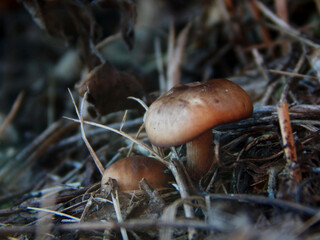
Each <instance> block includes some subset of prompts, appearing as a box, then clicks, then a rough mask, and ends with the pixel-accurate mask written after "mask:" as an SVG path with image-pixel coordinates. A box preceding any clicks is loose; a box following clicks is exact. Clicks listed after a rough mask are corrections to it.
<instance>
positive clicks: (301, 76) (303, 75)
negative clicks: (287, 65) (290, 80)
mask: <svg viewBox="0 0 320 240" xmlns="http://www.w3.org/2000/svg"><path fill="white" fill-rule="evenodd" d="M268 72H271V73H275V74H281V75H284V76H289V77H297V78H309V79H314V80H317V81H319V80H320V78H318V77H314V76H310V75H305V74H300V73H295V72H286V71H281V70H276V69H268Z"/></svg>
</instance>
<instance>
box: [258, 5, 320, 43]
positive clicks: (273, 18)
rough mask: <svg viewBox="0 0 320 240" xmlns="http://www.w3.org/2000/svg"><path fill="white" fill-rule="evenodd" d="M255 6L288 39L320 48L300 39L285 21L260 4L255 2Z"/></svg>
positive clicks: (307, 40)
mask: <svg viewBox="0 0 320 240" xmlns="http://www.w3.org/2000/svg"><path fill="white" fill-rule="evenodd" d="M256 4H257V6H258V8H259V9H260V11H261V12H262V13H263V14H264V15H265V16H266V17H267V18H269V19H270V20H271V21H272V22H274V23H275V24H276V26H277V27H278V28H280V29H278V30H279V31H282V32H284V33H286V34H287V35H289V36H290V37H292V38H294V39H297V40H298V41H300V42H302V43H304V44H306V45H308V46H310V47H312V48H320V45H319V44H317V43H315V42H313V41H311V40H309V39H307V38H305V37H302V36H301V35H300V33H299V32H298V31H297V30H296V29H294V28H292V27H291V26H290V25H288V24H287V23H286V22H285V21H283V20H282V19H280V18H279V17H278V16H277V15H275V14H274V13H273V12H272V11H270V10H269V9H268V8H267V7H266V6H265V5H264V4H263V3H262V2H260V1H257V0H256ZM269 27H270V28H276V27H272V26H269ZM276 29H277V28H276Z"/></svg>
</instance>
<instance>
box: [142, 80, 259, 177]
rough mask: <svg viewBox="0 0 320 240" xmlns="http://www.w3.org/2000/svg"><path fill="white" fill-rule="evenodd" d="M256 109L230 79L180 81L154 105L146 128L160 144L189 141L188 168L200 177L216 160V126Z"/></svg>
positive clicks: (187, 144) (194, 175)
mask: <svg viewBox="0 0 320 240" xmlns="http://www.w3.org/2000/svg"><path fill="white" fill-rule="evenodd" d="M252 111H253V105H252V102H251V99H250V97H249V96H248V94H247V93H246V92H245V91H244V90H243V89H242V88H241V87H239V86H238V85H236V84H235V83H233V82H231V81H229V80H226V79H213V80H209V81H207V82H193V83H188V84H179V85H177V86H175V87H173V88H172V89H171V90H169V91H168V92H167V93H166V94H165V95H164V96H162V97H160V98H159V99H157V100H156V101H155V102H153V103H152V104H151V106H150V107H149V110H148V112H147V115H146V120H145V128H146V132H147V135H148V137H149V139H150V141H151V143H152V144H154V145H156V146H160V147H171V146H178V145H181V144H184V143H186V146H187V168H188V171H189V173H190V175H191V177H192V178H193V179H195V180H199V179H200V178H201V177H202V176H203V175H204V174H206V173H207V172H208V170H209V169H210V167H211V165H212V163H213V161H214V154H213V148H212V146H211V144H212V139H213V135H212V134H213V133H212V128H213V127H215V126H217V125H220V124H223V123H229V122H235V121H239V120H241V119H245V118H248V117H249V116H251V114H252Z"/></svg>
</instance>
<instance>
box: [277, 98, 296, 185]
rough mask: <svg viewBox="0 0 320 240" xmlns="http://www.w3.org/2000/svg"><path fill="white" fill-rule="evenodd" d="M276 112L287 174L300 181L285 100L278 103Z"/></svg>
mask: <svg viewBox="0 0 320 240" xmlns="http://www.w3.org/2000/svg"><path fill="white" fill-rule="evenodd" d="M277 112H278V117H279V124H280V129H281V135H282V142H283V146H284V153H285V156H286V161H287V167H288V170H289V174H290V175H291V177H293V179H294V180H295V181H296V183H300V182H301V172H300V168H299V166H298V165H297V163H298V157H297V152H296V148H295V144H294V140H293V134H292V129H291V123H290V117H289V107H288V102H287V100H283V101H281V102H280V103H279V105H278V107H277Z"/></svg>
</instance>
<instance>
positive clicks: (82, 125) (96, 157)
mask: <svg viewBox="0 0 320 240" xmlns="http://www.w3.org/2000/svg"><path fill="white" fill-rule="evenodd" d="M68 91H69V94H70V96H71V99H72V103H73V105H74V108H75V110H76V113H77V116H78V118H79V122H80V129H81V136H82V139H83V141H84V143H85V144H86V146H87V148H88V150H89V152H90V154H91V156H92V158H93V161H94V163H95V164H96V166H97V168H98V169H99V172H100V173H101V175H103V172H104V167H103V166H102V164H101V162H100V160H99V158H98V156H97V154H96V153H95V151H94V150H93V148H92V147H91V145H90V143H89V141H88V139H87V137H86V133H85V130H84V124H83V122H84V121H83V117H82V112H83V111H82V110H83V106H84V100H85V99H86V96H87V92H85V94H84V97H83V99H82V102H81V109H80V110H81V111H80V113H79V110H78V107H77V105H76V102H75V100H74V98H73V95H72V93H71V91H70V89H68Z"/></svg>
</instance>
